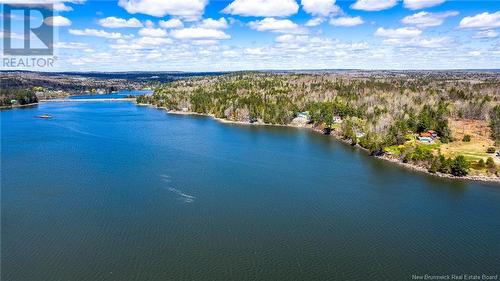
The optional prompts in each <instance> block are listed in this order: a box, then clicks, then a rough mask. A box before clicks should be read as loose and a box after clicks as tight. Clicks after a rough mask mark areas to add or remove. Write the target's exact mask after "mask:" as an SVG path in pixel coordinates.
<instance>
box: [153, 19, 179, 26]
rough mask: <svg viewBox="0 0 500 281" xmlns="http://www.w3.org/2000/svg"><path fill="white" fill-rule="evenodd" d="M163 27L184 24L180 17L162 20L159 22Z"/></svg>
mask: <svg viewBox="0 0 500 281" xmlns="http://www.w3.org/2000/svg"><path fill="white" fill-rule="evenodd" d="M158 24H159V25H160V26H161V27H163V28H182V27H184V24H183V23H182V21H181V20H180V19H169V20H160V21H159V23H158Z"/></svg>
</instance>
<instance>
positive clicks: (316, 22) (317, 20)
mask: <svg viewBox="0 0 500 281" xmlns="http://www.w3.org/2000/svg"><path fill="white" fill-rule="evenodd" d="M323 21H324V19H323V18H313V19H310V20H308V21H307V22H306V24H305V26H308V27H313V26H318V25H320V24H322V23H323Z"/></svg>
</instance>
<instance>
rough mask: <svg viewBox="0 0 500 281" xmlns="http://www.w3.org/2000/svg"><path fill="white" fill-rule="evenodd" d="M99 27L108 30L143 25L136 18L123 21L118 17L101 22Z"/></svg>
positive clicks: (101, 20)
mask: <svg viewBox="0 0 500 281" xmlns="http://www.w3.org/2000/svg"><path fill="white" fill-rule="evenodd" d="M99 25H101V26H103V27H108V28H121V27H142V26H143V25H142V23H141V22H140V21H139V20H138V19H136V18H130V19H128V20H127V19H122V18H117V17H107V18H104V19H100V20H99Z"/></svg>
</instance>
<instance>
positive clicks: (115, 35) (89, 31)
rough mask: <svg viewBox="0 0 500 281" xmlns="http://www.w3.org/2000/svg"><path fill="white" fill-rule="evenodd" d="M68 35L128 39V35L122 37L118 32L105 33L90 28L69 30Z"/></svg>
mask: <svg viewBox="0 0 500 281" xmlns="http://www.w3.org/2000/svg"><path fill="white" fill-rule="evenodd" d="M69 33H70V34H73V35H79V36H95V37H102V38H107V39H118V38H122V37H130V36H128V35H123V34H121V33H119V32H107V31H104V30H100V29H92V28H85V29H70V30H69Z"/></svg>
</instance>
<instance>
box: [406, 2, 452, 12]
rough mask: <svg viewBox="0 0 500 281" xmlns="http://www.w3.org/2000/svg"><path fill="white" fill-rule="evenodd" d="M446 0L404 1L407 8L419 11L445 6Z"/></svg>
mask: <svg viewBox="0 0 500 281" xmlns="http://www.w3.org/2000/svg"><path fill="white" fill-rule="evenodd" d="M444 1H445V0H404V6H405V8H408V9H411V10H418V9H423V8H429V7H433V6H437V5H440V4H443V3H444Z"/></svg>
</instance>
